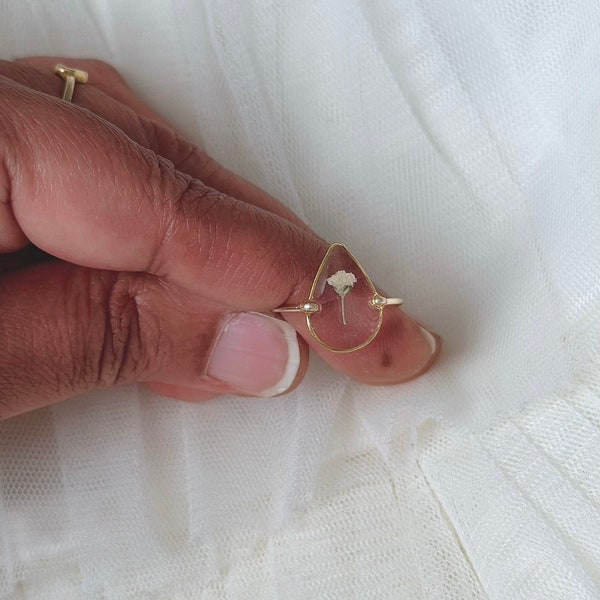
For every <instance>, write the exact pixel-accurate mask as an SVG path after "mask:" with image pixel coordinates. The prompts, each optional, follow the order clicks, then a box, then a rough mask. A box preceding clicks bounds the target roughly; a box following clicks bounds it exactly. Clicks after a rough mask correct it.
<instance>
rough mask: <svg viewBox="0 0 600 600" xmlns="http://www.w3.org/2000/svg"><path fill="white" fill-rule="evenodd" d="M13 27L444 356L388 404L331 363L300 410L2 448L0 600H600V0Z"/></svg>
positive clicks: (104, 422) (23, 440)
mask: <svg viewBox="0 0 600 600" xmlns="http://www.w3.org/2000/svg"><path fill="white" fill-rule="evenodd" d="M0 15H2V20H1V21H0V50H1V52H2V55H3V56H4V57H5V58H9V57H12V56H19V55H32V54H54V55H64V56H94V57H98V58H104V59H105V60H107V61H109V62H111V63H113V64H114V65H115V66H117V67H118V68H119V69H120V70H121V71H122V73H123V74H124V75H125V76H126V77H127V79H128V81H129V82H130V83H131V85H132V86H133V87H134V88H135V89H136V90H137V91H138V92H139V93H141V94H142V95H143V96H144V98H145V99H146V100H147V101H149V103H150V104H151V105H153V106H154V107H155V108H157V109H158V110H159V111H160V112H162V113H163V114H164V115H165V116H166V117H167V118H170V119H171V120H172V121H173V122H175V123H176V124H177V125H178V126H179V128H180V129H181V130H182V131H183V132H184V133H185V135H187V136H188V137H190V138H192V139H194V140H195V141H197V142H198V143H200V144H202V145H203V146H204V147H205V148H206V149H207V150H208V151H209V152H210V153H211V154H212V155H214V156H215V157H216V158H217V159H219V160H220V161H221V162H223V163H224V164H226V165H227V166H228V167H229V168H231V169H233V170H234V171H237V172H239V173H240V174H242V175H244V176H246V177H248V178H249V179H251V180H253V181H255V182H256V183H258V184H259V185H261V186H263V187H264V188H266V189H267V190H269V191H270V192H272V193H273V194H275V195H277V196H278V197H279V198H281V199H283V200H284V201H285V202H286V203H287V204H288V205H289V206H290V207H291V208H293V209H294V210H295V211H297V212H298V213H299V214H300V215H302V216H303V217H304V218H305V219H306V220H307V221H308V222H309V223H310V224H311V225H312V226H313V227H314V228H315V229H316V230H317V231H318V232H319V233H320V234H321V235H323V236H324V237H326V238H329V239H332V240H334V239H336V240H341V241H343V242H345V243H346V244H347V245H348V247H349V248H351V250H352V251H353V253H355V254H356V255H357V256H358V257H360V259H361V262H363V264H364V265H365V267H366V269H367V272H369V273H370V274H372V275H373V277H374V279H375V280H376V281H377V282H379V284H380V285H382V286H383V287H384V288H385V289H386V290H389V291H390V293H394V294H396V293H397V294H400V295H402V296H403V297H404V298H405V299H406V308H407V309H408V310H409V311H410V312H411V313H412V314H414V315H415V316H416V317H418V318H419V319H420V320H422V321H423V322H425V323H428V324H429V325H431V326H432V328H433V329H434V330H436V331H438V332H440V333H441V334H442V335H443V337H444V339H445V348H444V352H443V354H442V356H441V359H440V361H439V363H438V365H437V366H436V368H435V369H434V370H433V371H432V372H431V373H429V374H428V375H426V376H425V377H423V378H421V379H419V380H417V381H414V382H411V383H409V384H406V385H403V386H397V387H393V388H389V389H387V388H386V389H382V388H369V387H365V386H360V385H358V384H356V383H353V382H351V381H350V380H349V379H347V378H345V377H343V376H342V375H339V374H336V373H334V372H332V371H331V370H330V369H328V368H327V367H325V366H324V365H323V364H322V363H321V362H320V361H318V360H314V361H313V364H312V366H311V369H310V371H309V374H308V376H307V378H306V381H305V382H304V383H303V384H302V386H301V387H300V388H299V389H298V390H297V391H296V392H294V393H293V394H291V395H289V396H287V397H285V398H277V399H274V400H248V399H246V400H241V399H235V398H223V399H220V400H218V401H215V402H210V403H208V404H203V405H190V404H182V403H177V402H174V401H170V400H166V399H161V398H157V397H153V396H151V395H150V394H148V393H147V392H144V391H142V390H138V389H137V388H135V387H130V388H123V389H119V390H113V391H108V392H102V393H92V394H88V395H86V396H84V397H80V398H77V399H73V400H71V401H68V402H65V403H62V404H60V405H57V406H55V407H52V408H48V409H43V410H39V411H36V412H35V413H31V414H29V415H25V416H22V417H19V418H16V419H12V420H10V421H7V422H3V423H0V598H7V599H11V600H12V599H19V600H20V599H27V600H30V599H34V598H44V599H47V598H60V599H64V598H85V599H86V600H87V599H100V598H102V599H104V598H118V599H121V598H124V599H129V598H132V599H133V598H181V599H188V598H190V599H191V598H194V599H195V598H231V599H238V598H253V599H254V598H317V597H318V598H344V599H345V598H361V599H363V598H407V599H411V600H414V599H435V600H438V599H440V600H444V599H450V598H455V599H471V598H490V599H499V600H500V599H502V600H506V599H512V598H515V599H516V598H523V599H528V600H530V599H531V600H535V599H538V598H539V599H540V600H542V599H543V600H547V599H548V598H553V599H565V600H567V599H568V600H572V599H574V598H577V599H585V598H598V597H600V584H599V582H600V569H599V567H598V565H599V564H600V560H599V559H600V541H599V540H600V514H599V512H598V508H599V502H600V472H599V467H598V465H600V455H599V453H600V408H599V406H600V403H599V400H600V376H599V375H598V373H599V369H598V365H599V362H600V359H599V355H600V345H599V343H598V340H599V339H600V335H599V334H600V331H599V330H600V326H599V320H600V319H599V316H600V277H599V273H600V206H599V204H600V202H599V196H600V169H599V166H600V117H599V115H600V77H599V69H600V66H599V65H600V62H599V61H598V56H599V54H600V5H599V4H598V3H597V2H596V1H595V0H577V1H573V2H563V1H559V0H510V1H506V0H495V1H490V2H486V3H481V2H475V1H474V0H414V1H409V0H401V1H397V2H392V1H391V0H390V1H385V0H382V1H378V2H371V1H368V0H364V1H362V2H360V1H348V0H344V1H342V0H337V1H336V0H330V1H328V2H297V1H291V0H289V1H284V2H269V1H260V0H254V1H248V0H227V1H224V2H222V1H217V0H213V1H210V0H204V1H203V2H200V1H191V0H187V1H185V0H181V1H177V2H171V3H168V2H158V1H157V0H154V1H150V2H146V3H144V4H143V6H137V5H134V4H130V5H127V4H126V3H122V2H116V1H115V2H94V1H92V0H86V1H82V2H78V3H69V2H66V1H64V0H63V1H58V2H56V3H54V4H53V5H52V9H50V8H49V7H45V6H44V5H42V4H40V5H39V6H36V7H35V10H33V9H32V8H31V6H29V5H25V4H17V3H12V2H9V0H0ZM91 75H92V77H93V74H91ZM50 76H52V75H51V74H49V77H50ZM0 393H1V392H0Z"/></svg>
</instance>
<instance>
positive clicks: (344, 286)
mask: <svg viewBox="0 0 600 600" xmlns="http://www.w3.org/2000/svg"><path fill="white" fill-rule="evenodd" d="M327 283H328V284H329V285H330V286H331V287H332V288H333V289H334V290H335V291H336V293H337V294H339V295H340V296H342V297H343V296H345V295H346V294H347V293H348V292H349V291H350V290H351V289H352V288H353V287H354V284H355V283H356V276H355V275H354V273H347V272H346V271H337V272H335V273H334V274H333V275H332V276H331V277H328V278H327Z"/></svg>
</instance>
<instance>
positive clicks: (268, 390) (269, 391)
mask: <svg viewBox="0 0 600 600" xmlns="http://www.w3.org/2000/svg"><path fill="white" fill-rule="evenodd" d="M299 366H300V349H299V347H298V339H297V337H296V331H295V330H294V328H293V327H292V326H291V325H290V324H289V323H286V322H285V321H282V320H281V319H275V318H273V317H268V316H266V315H263V314H260V313H252V312H246V313H236V314H234V315H231V316H229V317H228V318H227V320H226V321H225V323H224V324H223V326H222V328H221V331H220V333H219V337H218V338H217V341H216V343H215V346H214V348H213V352H212V355H211V357H210V359H209V362H208V367H207V371H206V373H207V375H208V376H209V377H212V378H214V379H218V380H219V381H222V382H223V383H226V384H228V385H231V386H233V387H234V388H236V389H238V390H240V391H241V392H245V393H247V394H252V395H254V396H261V397H264V398H268V397H271V396H277V394H281V393H283V392H285V391H286V390H287V389H289V387H290V386H291V385H292V383H293V382H294V379H295V378H296V375H297V373H298V368H299Z"/></svg>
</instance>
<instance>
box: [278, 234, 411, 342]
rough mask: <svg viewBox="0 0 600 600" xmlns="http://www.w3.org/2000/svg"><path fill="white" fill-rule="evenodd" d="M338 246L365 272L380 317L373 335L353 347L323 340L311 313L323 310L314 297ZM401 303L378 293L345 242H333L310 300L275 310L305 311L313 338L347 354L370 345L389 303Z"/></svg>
mask: <svg viewBox="0 0 600 600" xmlns="http://www.w3.org/2000/svg"><path fill="white" fill-rule="evenodd" d="M336 248H342V249H343V250H344V251H345V252H346V253H347V254H348V256H349V257H350V258H351V259H352V261H353V262H354V264H355V265H356V266H357V267H358V268H359V269H360V272H361V273H362V274H363V276H364V278H365V280H366V282H367V285H368V286H369V287H370V288H371V289H372V290H373V297H372V298H371V300H370V301H369V306H370V307H371V308H372V309H374V310H378V311H379V318H378V320H377V325H376V326H375V329H374V330H373V333H371V335H370V336H369V337H368V338H367V339H366V340H365V341H364V342H362V343H360V344H358V345H356V346H352V347H351V348H335V347H334V346H331V345H330V344H328V343H327V342H325V341H324V340H322V339H321V338H320V337H319V334H318V333H317V332H316V331H315V330H314V327H313V325H312V323H311V320H310V317H311V315H313V314H314V313H317V312H319V311H320V310H321V305H320V304H319V303H318V302H315V299H314V298H315V293H316V291H317V285H318V284H319V280H320V278H321V274H322V273H323V270H324V269H325V265H326V264H327V261H328V260H329V257H330V256H331V254H332V252H333V251H334V250H335V249H336ZM400 304H402V300H400V298H385V297H384V296H381V295H380V294H378V293H377V290H376V288H375V286H374V285H373V282H372V281H371V278H370V277H369V276H368V275H367V272H366V271H365V270H364V269H363V267H362V265H361V264H360V263H359V262H358V260H356V257H355V256H354V255H353V254H352V252H350V250H348V248H346V246H345V245H344V244H342V243H341V242H333V244H331V245H330V246H329V248H328V249H327V252H326V253H325V256H324V257H323V260H321V264H320V265H319V269H318V270H317V274H316V275H315V278H314V279H313V283H312V286H311V288H310V293H309V295H308V300H307V301H306V302H304V303H303V304H301V305H300V306H282V307H280V308H276V309H275V310H274V312H280V313H285V312H303V313H305V315H306V326H307V327H308V331H309V332H310V335H311V336H312V337H313V339H315V340H316V341H317V342H318V343H319V344H320V345H321V346H322V347H323V348H325V349H326V350H329V351H330V352H335V353H337V354H347V353H349V352H356V350H360V349H361V348H364V347H365V346H368V345H369V344H370V343H371V342H372V341H373V340H374V339H375V337H376V336H377V334H378V333H379V330H380V329H381V325H382V323H383V309H384V308H385V307H386V306H388V305H400Z"/></svg>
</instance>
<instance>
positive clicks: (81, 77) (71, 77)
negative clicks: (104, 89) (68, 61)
mask: <svg viewBox="0 0 600 600" xmlns="http://www.w3.org/2000/svg"><path fill="white" fill-rule="evenodd" d="M54 73H55V74H56V75H58V76H59V77H60V78H61V79H64V80H65V89H64V90H63V97H62V99H63V100H66V101H67V102H72V100H73V92H74V91H75V84H76V83H87V80H88V74H87V71H83V70H82V69H74V68H71V67H66V66H65V65H56V66H55V67H54Z"/></svg>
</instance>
